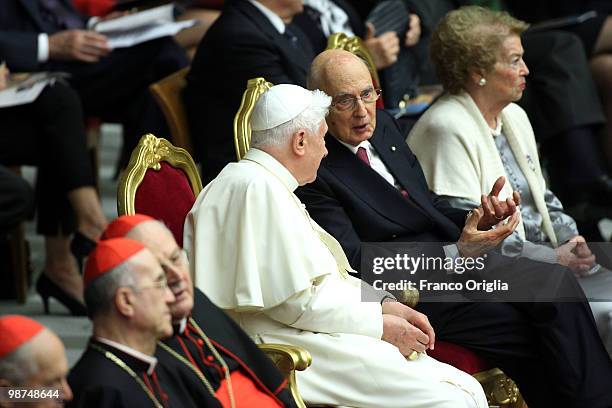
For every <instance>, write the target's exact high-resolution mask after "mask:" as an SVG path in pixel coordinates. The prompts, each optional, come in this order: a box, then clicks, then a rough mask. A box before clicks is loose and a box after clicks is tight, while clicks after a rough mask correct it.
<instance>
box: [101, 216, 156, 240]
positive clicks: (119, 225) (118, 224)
mask: <svg viewBox="0 0 612 408" xmlns="http://www.w3.org/2000/svg"><path fill="white" fill-rule="evenodd" d="M147 221H155V218H153V217H149V216H148V215H144V214H134V215H122V216H121V217H118V218H116V219H115V220H114V221H113V222H111V223H110V224H108V225H107V226H106V229H105V230H104V232H103V233H102V236H101V237H100V240H105V239H111V238H122V237H125V236H126V235H127V233H128V232H130V231H131V229H132V228H134V227H135V226H137V225H138V224H142V223H143V222H147Z"/></svg>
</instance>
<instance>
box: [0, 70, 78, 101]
mask: <svg viewBox="0 0 612 408" xmlns="http://www.w3.org/2000/svg"><path fill="white" fill-rule="evenodd" d="M66 76H67V74H65V73H48V72H37V73H35V74H31V75H28V77H27V78H25V79H23V80H20V81H16V82H13V83H12V84H10V85H9V86H8V87H7V88H6V89H4V90H2V91H0V108H8V107H10V106H17V105H25V104H27V103H31V102H34V101H35V100H36V98H38V95H40V93H41V92H42V90H43V89H45V86H47V85H49V84H53V83H54V82H55V80H56V79H57V78H59V77H66Z"/></svg>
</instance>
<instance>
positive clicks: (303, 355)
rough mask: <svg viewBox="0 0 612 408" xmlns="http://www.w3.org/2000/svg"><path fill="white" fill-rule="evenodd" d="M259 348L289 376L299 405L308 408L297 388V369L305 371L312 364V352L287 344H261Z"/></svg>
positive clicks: (289, 382)
mask: <svg viewBox="0 0 612 408" xmlns="http://www.w3.org/2000/svg"><path fill="white" fill-rule="evenodd" d="M259 348H260V349H261V350H262V351H263V352H264V353H266V355H267V356H268V357H270V359H272V361H274V364H276V367H278V369H279V370H280V371H281V373H283V375H284V376H285V378H287V381H288V386H289V390H290V391H291V395H292V396H293V399H294V400H295V402H296V404H297V406H298V407H300V408H306V404H305V403H304V401H303V400H302V397H301V396H300V392H299V390H298V388H297V382H296V378H295V370H299V371H304V370H305V369H307V368H308V366H310V364H311V363H312V357H311V356H310V353H309V352H308V351H306V350H305V349H303V348H301V347H298V346H288V345H286V344H271V343H269V344H259Z"/></svg>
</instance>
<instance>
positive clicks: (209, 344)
mask: <svg viewBox="0 0 612 408" xmlns="http://www.w3.org/2000/svg"><path fill="white" fill-rule="evenodd" d="M189 323H191V325H192V326H193V327H194V328H195V329H196V332H198V334H199V335H200V337H202V340H204V343H206V346H207V347H208V348H209V350H210V351H211V353H212V354H213V356H215V358H216V359H217V360H218V361H219V363H220V364H221V367H223V372H224V374H225V381H226V382H227V393H228V394H229V400H230V405H231V408H235V407H236V402H235V401H234V390H233V389H232V378H231V375H230V370H229V367H228V366H227V363H226V362H225V360H224V359H223V357H221V354H219V352H218V351H217V349H216V347H215V346H214V345H213V344H212V342H211V341H210V339H209V338H208V336H206V335H205V334H204V331H203V330H202V329H201V328H200V326H199V325H198V324H197V323H196V321H195V320H193V318H192V317H190V318H189Z"/></svg>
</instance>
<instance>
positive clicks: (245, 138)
mask: <svg viewBox="0 0 612 408" xmlns="http://www.w3.org/2000/svg"><path fill="white" fill-rule="evenodd" d="M272 86H273V85H272V84H271V83H270V82H267V81H266V80H265V79H264V78H262V77H259V78H253V79H249V81H248V82H247V88H246V91H244V94H243V95H242V102H241V103H240V108H238V112H237V113H236V117H234V146H235V147H236V158H237V159H238V160H242V158H243V157H244V156H245V155H246V152H248V151H249V148H250V147H251V114H252V113H253V108H254V107H255V103H256V102H257V100H258V99H259V97H260V96H261V95H262V94H263V93H264V92H266V91H267V90H268V89H270V88H272Z"/></svg>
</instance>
